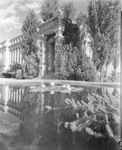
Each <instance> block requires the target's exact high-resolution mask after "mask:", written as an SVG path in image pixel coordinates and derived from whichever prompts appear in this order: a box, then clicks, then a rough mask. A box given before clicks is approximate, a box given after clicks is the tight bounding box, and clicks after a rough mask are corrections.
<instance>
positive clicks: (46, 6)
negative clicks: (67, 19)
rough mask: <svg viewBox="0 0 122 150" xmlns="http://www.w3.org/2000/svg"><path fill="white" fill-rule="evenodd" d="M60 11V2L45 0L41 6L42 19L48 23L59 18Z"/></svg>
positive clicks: (57, 0)
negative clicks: (54, 18) (56, 17)
mask: <svg viewBox="0 0 122 150" xmlns="http://www.w3.org/2000/svg"><path fill="white" fill-rule="evenodd" d="M58 10H59V0H45V1H44V3H43V4H42V6H41V12H40V14H41V17H42V20H43V21H47V20H49V19H51V18H53V17H55V16H57V14H58Z"/></svg>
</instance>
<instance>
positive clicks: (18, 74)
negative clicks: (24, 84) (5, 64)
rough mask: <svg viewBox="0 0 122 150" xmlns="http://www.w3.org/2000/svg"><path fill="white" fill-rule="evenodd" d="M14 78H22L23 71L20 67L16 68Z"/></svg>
mask: <svg viewBox="0 0 122 150" xmlns="http://www.w3.org/2000/svg"><path fill="white" fill-rule="evenodd" d="M16 78H17V79H22V78H23V71H22V69H18V70H17V71H16Z"/></svg>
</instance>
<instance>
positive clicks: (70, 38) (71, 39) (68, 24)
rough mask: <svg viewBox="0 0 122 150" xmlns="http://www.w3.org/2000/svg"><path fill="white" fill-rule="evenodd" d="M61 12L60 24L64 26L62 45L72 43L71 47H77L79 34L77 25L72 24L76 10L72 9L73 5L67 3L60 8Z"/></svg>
mask: <svg viewBox="0 0 122 150" xmlns="http://www.w3.org/2000/svg"><path fill="white" fill-rule="evenodd" d="M62 10H63V18H62V20H61V22H62V25H63V26H64V32H63V36H64V44H70V43H72V45H73V46H77V41H78V39H79V36H80V32H79V28H78V25H77V24H76V23H73V22H72V20H73V19H74V17H75V13H76V9H75V8H74V6H73V3H72V2H69V3H67V4H65V5H64V6H63V7H62Z"/></svg>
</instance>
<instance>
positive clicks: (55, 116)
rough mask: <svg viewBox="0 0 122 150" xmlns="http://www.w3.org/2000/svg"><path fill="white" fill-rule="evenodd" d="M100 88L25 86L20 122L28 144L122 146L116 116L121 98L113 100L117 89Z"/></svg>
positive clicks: (90, 148) (92, 149)
mask: <svg viewBox="0 0 122 150" xmlns="http://www.w3.org/2000/svg"><path fill="white" fill-rule="evenodd" d="M99 90H100V89H99ZM99 90H98V89H95V91H92V90H91V89H90V91H89V90H86V89H85V88H84V91H82V92H79V93H77V92H72V93H70V94H69V93H61V92H56V93H54V94H50V92H48V91H47V92H44V93H41V92H30V91H29V89H28V88H26V90H25V94H24V97H23V101H22V102H21V120H22V122H21V124H20V126H19V130H20V136H21V138H22V139H23V142H24V143H25V145H28V146H31V145H36V146H37V147H38V149H41V150H43V149H44V150H48V149H49V150H67V149H68V150H74V149H76V150H119V148H118V147H117V140H116V137H117V138H118V137H119V136H118V134H119V133H118V132H119V126H118V122H116V120H115V117H114V115H115V116H117V114H118V113H119V111H118V110H119V108H118V104H117V101H118V99H117V98H116V102H114V101H113V100H112V99H113V98H114V99H115V91H114V96H113V95H111V94H110V93H109V92H108V91H107V94H106V91H104V90H103V91H102V92H101V93H100V91H99ZM98 91H99V93H100V95H98V94H96V92H98ZM108 93H109V94H108ZM42 94H43V97H44V99H43V98H42ZM42 102H43V104H42ZM115 106H117V107H116V108H115ZM42 107H43V111H42ZM119 123H120V122H119Z"/></svg>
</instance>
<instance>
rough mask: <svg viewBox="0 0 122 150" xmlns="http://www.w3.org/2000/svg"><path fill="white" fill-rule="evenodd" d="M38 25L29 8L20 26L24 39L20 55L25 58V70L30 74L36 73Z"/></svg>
mask: <svg viewBox="0 0 122 150" xmlns="http://www.w3.org/2000/svg"><path fill="white" fill-rule="evenodd" d="M37 25H38V19H37V17H36V14H35V12H34V11H33V10H29V11H28V13H27V16H26V18H25V20H24V23H23V26H22V33H23V34H24V39H23V41H22V43H21V46H22V56H23V58H24V60H25V65H26V66H25V68H26V69H25V72H26V74H28V75H31V76H34V77H35V76H37V75H38V72H39V70H38V64H39V59H38V56H37V54H36V52H37V50H38V47H37V45H36V43H35V40H34V39H35V37H36V29H37Z"/></svg>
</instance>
